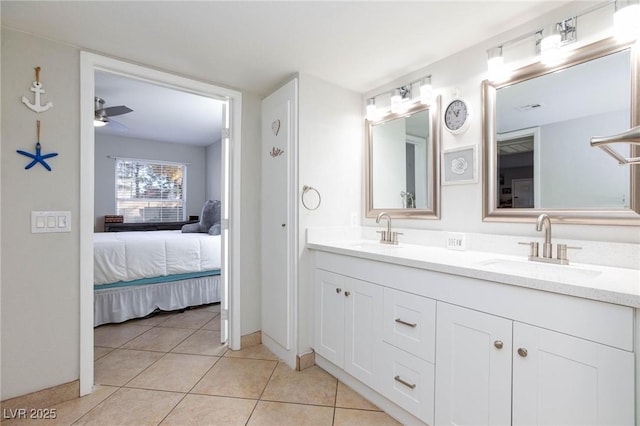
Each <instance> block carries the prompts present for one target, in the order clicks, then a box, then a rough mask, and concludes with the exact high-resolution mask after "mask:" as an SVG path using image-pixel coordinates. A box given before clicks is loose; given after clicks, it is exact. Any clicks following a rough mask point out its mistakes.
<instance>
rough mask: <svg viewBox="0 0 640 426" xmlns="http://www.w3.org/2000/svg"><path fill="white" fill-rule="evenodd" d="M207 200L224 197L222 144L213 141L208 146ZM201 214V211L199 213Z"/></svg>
mask: <svg viewBox="0 0 640 426" xmlns="http://www.w3.org/2000/svg"><path fill="white" fill-rule="evenodd" d="M205 155H206V193H207V197H206V199H207V200H221V199H222V178H221V176H222V144H221V143H220V141H218V142H215V143H212V144H211V145H209V146H208V147H207V148H206V153H205ZM198 214H199V213H198Z"/></svg>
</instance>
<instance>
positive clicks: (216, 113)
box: [95, 71, 222, 146]
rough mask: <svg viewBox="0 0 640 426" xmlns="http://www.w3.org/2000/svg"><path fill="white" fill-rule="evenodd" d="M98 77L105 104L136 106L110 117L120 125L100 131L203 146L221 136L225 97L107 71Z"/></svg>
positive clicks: (96, 75)
mask: <svg viewBox="0 0 640 426" xmlns="http://www.w3.org/2000/svg"><path fill="white" fill-rule="evenodd" d="M95 81H96V86H95V90H96V96H99V97H101V98H102V99H104V100H105V104H104V107H105V108H108V107H110V106H117V105H126V106H128V107H129V108H131V109H132V110H133V111H132V112H130V113H128V114H123V115H118V116H115V117H112V118H110V121H115V122H116V124H118V125H117V126H112V125H111V123H109V124H108V125H107V126H104V127H97V128H96V132H97V134H106V135H116V136H124V137H129V138H140V139H151V140H155V141H162V142H171V143H183V144H188V145H199V146H208V145H211V144H212V143H214V142H217V141H219V140H220V134H221V133H220V132H221V129H222V102H221V101H218V100H215V99H211V98H207V97H204V96H198V95H194V94H192V93H187V92H182V91H178V90H174V89H170V88H166V87H161V86H157V85H153V84H150V83H147V82H144V81H140V80H135V79H131V78H127V77H123V76H121V75H118V74H112V73H108V72H104V71H96V73H95ZM120 125H121V126H120Z"/></svg>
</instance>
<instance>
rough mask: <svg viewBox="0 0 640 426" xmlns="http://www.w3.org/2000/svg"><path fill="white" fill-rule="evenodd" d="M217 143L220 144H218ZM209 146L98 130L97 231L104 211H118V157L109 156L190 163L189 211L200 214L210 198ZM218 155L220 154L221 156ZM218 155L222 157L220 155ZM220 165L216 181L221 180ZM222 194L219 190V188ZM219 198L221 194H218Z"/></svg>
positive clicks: (187, 211)
mask: <svg viewBox="0 0 640 426" xmlns="http://www.w3.org/2000/svg"><path fill="white" fill-rule="evenodd" d="M217 145H218V147H219V146H220V144H219V143H218V144H217ZM206 152H207V149H206V148H205V147H202V146H196V145H184V144H178V143H167V142H159V141H152V140H145V139H138V138H126V137H121V136H114V135H101V134H98V133H96V149H95V195H94V205H95V207H94V208H95V210H94V214H95V231H96V232H102V231H103V230H104V215H105V214H116V194H115V170H116V169H115V160H114V159H113V158H109V157H122V158H135V159H139V160H159V161H172V162H176V163H185V164H187V182H186V183H187V193H186V200H187V208H186V215H187V216H190V215H196V216H199V215H200V212H201V211H202V205H203V204H204V202H205V201H206V200H207V198H206V197H207V195H206V190H205V188H206V186H207V184H208V179H209V176H208V174H206V171H207V164H206V163H207V159H208V157H207V156H206V155H205V154H206ZM218 157H219V156H218ZM218 159H219V158H218ZM219 173H220V169H219V167H218V177H217V179H218V180H217V182H220V174H219ZM218 194H219V191H218ZM216 199H217V200H219V199H220V198H216Z"/></svg>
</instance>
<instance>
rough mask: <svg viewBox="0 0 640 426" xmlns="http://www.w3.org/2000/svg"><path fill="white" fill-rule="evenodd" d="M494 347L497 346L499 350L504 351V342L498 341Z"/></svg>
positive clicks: (494, 343)
mask: <svg viewBox="0 0 640 426" xmlns="http://www.w3.org/2000/svg"><path fill="white" fill-rule="evenodd" d="M493 346H495V347H496V348H498V349H502V347H503V346H504V344H503V343H502V340H496V341H495V342H493Z"/></svg>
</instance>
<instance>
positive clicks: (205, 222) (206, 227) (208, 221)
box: [182, 200, 221, 235]
mask: <svg viewBox="0 0 640 426" xmlns="http://www.w3.org/2000/svg"><path fill="white" fill-rule="evenodd" d="M220 205H221V202H220V201H219V200H215V201H214V200H207V201H206V202H205V203H204V205H203V206H202V212H201V213H200V222H198V223H188V224H186V225H184V226H183V227H182V232H185V233H186V232H202V233H207V232H209V233H210V230H211V227H212V226H214V225H216V224H219V223H220ZM219 234H220V232H218V234H212V235H219Z"/></svg>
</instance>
